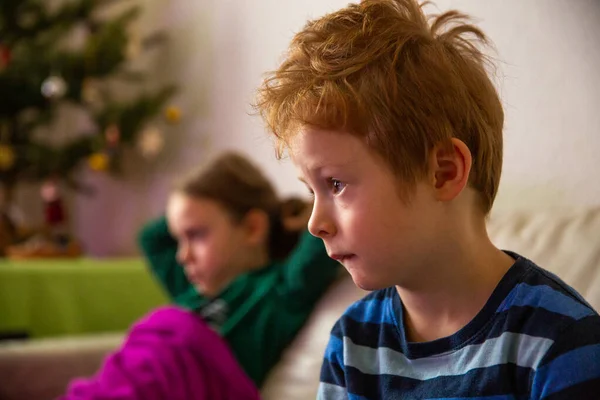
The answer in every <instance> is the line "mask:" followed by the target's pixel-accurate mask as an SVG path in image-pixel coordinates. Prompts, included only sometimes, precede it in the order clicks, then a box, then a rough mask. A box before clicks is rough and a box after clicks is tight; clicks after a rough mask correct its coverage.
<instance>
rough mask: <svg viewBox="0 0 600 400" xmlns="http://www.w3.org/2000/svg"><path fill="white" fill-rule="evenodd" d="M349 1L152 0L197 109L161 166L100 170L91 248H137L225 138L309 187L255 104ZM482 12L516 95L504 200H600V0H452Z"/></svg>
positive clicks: (292, 186)
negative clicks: (288, 50)
mask: <svg viewBox="0 0 600 400" xmlns="http://www.w3.org/2000/svg"><path fill="white" fill-rule="evenodd" d="M347 2H348V1H347V0H293V1H292V0H286V1H281V0H197V1H193V2H192V1H185V0H172V1H169V2H162V1H150V0H146V1H144V2H143V4H145V6H146V7H147V11H146V14H145V15H144V20H143V23H142V28H143V29H150V28H153V27H167V28H169V29H170V30H171V44H170V46H169V47H168V48H167V49H166V50H165V51H164V53H163V54H161V56H160V70H159V72H160V73H159V76H158V78H157V79H161V80H165V81H168V80H170V79H175V80H177V81H179V83H180V85H181V88H182V91H181V93H180V94H179V96H178V98H177V104H179V105H180V106H181V107H182V109H183V111H184V114H185V119H184V121H183V122H182V124H181V125H180V126H178V127H176V128H175V129H173V130H172V131H171V132H170V133H169V135H170V136H171V140H170V142H169V145H168V148H167V151H166V153H165V154H164V155H163V156H162V157H161V159H160V160H159V163H158V164H157V165H155V166H153V167H149V166H146V167H144V168H139V167H138V168H137V169H136V168H135V166H132V170H133V172H134V173H133V175H132V176H133V178H134V179H133V181H131V180H127V181H123V182H115V181H110V180H108V179H104V178H102V177H97V176H96V177H92V180H93V181H94V182H95V183H96V186H97V187H98V188H99V192H98V194H97V195H96V196H95V197H94V198H93V199H85V198H77V199H76V200H75V206H74V212H75V227H76V231H77V232H78V234H79V236H80V237H81V238H82V240H84V242H85V243H86V246H87V248H88V250H89V251H90V253H91V254H94V255H115V254H130V253H131V252H134V251H135V241H134V237H135V232H136V231H137V229H138V228H139V226H140V224H141V223H142V222H143V221H145V220H146V219H147V218H149V217H150V216H154V215H157V214H158V213H160V212H161V210H162V208H163V206H164V202H165V199H166V195H167V193H168V188H169V184H170V181H171V180H172V179H173V178H174V177H176V176H177V175H178V174H179V173H180V172H181V171H183V170H185V169H187V168H189V167H191V166H193V165H195V164H197V163H199V162H201V161H202V160H203V159H205V158H206V156H207V155H209V154H213V153H215V152H217V151H219V150H221V149H224V148H235V149H240V150H243V151H245V152H247V153H248V154H250V156H251V157H252V158H253V159H254V160H256V161H257V162H258V163H259V164H260V165H261V166H263V167H264V168H265V169H266V170H267V173H268V174H269V175H270V176H271V177H272V178H273V179H274V180H275V182H276V184H277V186H278V187H279V188H280V190H281V193H282V194H291V193H304V190H305V189H304V188H303V187H302V185H301V184H299V183H298V182H297V180H296V177H295V172H294V170H293V168H292V167H291V166H290V165H289V162H287V161H286V160H284V161H282V162H278V161H276V160H275V159H274V157H273V154H274V153H273V149H272V146H271V143H270V141H269V138H268V137H267V136H266V135H265V134H264V130H263V127H262V124H261V121H260V119H259V118H258V117H254V116H251V115H249V113H250V111H251V109H250V107H249V103H250V101H251V99H252V96H253V92H254V90H255V88H256V87H257V86H258V84H259V83H260V80H261V76H262V74H263V73H264V72H265V71H266V70H269V69H273V68H275V67H276V65H277V62H278V60H280V57H281V54H282V52H283V51H284V49H285V47H286V45H287V43H288V41H289V40H290V38H291V36H292V35H293V33H294V32H295V31H297V30H299V29H300V28H301V27H302V25H303V24H304V22H305V21H306V18H308V17H316V16H319V15H322V14H323V13H325V12H328V11H332V10H334V9H337V8H339V7H342V6H344V5H346V4H347ZM437 4H438V7H439V9H440V10H442V11H443V10H447V9H448V8H454V7H455V8H458V9H460V10H462V11H464V12H466V13H468V14H471V15H473V16H474V17H476V20H477V21H478V23H479V25H480V26H481V27H482V28H483V30H484V31H485V32H487V34H488V35H489V36H490V37H491V38H492V39H493V41H494V42H495V44H496V47H497V53H498V55H497V57H498V58H499V59H500V60H501V61H502V62H501V63H500V65H499V66H500V70H499V71H500V73H499V77H498V86H499V88H500V91H501V94H502V98H503V101H504V104H505V112H506V130H505V162H504V173H503V178H502V183H501V189H500V193H499V195H498V199H497V203H496V208H495V209H496V210H504V209H513V208H538V207H584V206H590V205H600V200H599V199H600V184H599V183H598V178H597V173H596V170H597V161H596V160H597V157H596V155H597V153H598V151H599V150H600V112H599V108H600V74H598V72H597V71H598V70H600V46H598V45H597V43H598V42H599V39H600V24H599V23H598V22H599V21H600V2H598V1H595V0H578V1H576V2H575V1H567V0H529V1H526V2H525V1H521V0H502V1H500V0H493V1H492V0H490V1H485V2H482V1H478V0H440V1H438V2H437Z"/></svg>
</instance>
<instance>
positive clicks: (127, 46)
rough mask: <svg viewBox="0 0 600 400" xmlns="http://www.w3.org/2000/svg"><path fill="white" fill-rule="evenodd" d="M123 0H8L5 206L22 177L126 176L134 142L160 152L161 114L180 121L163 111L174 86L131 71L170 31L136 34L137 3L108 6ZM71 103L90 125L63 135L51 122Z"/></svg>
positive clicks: (2, 151) (2, 109)
mask: <svg viewBox="0 0 600 400" xmlns="http://www.w3.org/2000/svg"><path fill="white" fill-rule="evenodd" d="M115 3H122V2H121V1H115V0H74V1H69V2H65V1H62V2H59V1H54V2H50V1H47V0H2V1H1V2H0V181H1V182H2V189H3V197H4V205H3V207H4V208H6V207H7V205H8V204H10V201H11V198H12V194H13V192H14V189H15V187H16V186H17V185H18V184H20V183H22V182H27V181H29V182H43V183H45V184H48V182H60V183H61V184H66V185H68V186H70V187H73V188H82V187H84V186H85V185H83V184H82V182H79V181H78V179H77V176H78V174H77V173H78V171H80V170H81V168H91V169H94V170H97V171H106V172H107V173H110V172H112V173H117V172H119V171H120V169H121V168H120V167H121V164H122V163H121V160H122V158H123V156H124V154H126V150H127V149H128V148H137V150H138V151H141V152H145V153H147V154H146V155H152V154H153V153H155V152H156V151H158V149H159V148H160V146H161V143H162V140H163V139H162V136H161V135H160V131H158V130H157V129H153V128H151V125H150V123H151V122H152V120H153V119H155V118H156V117H157V116H159V115H161V116H162V117H163V118H167V119H168V120H170V121H171V122H174V121H176V120H177V119H178V118H179V111H178V110H177V109H176V108H173V107H171V108H170V109H167V112H166V115H165V114H163V110H165V106H166V102H167V101H168V99H169V98H170V97H171V96H172V94H173V93H174V88H173V87H172V86H169V87H159V88H156V87H154V88H152V89H149V88H148V85H145V84H144V82H146V81H147V80H148V79H147V78H148V77H147V76H146V75H147V74H146V73H144V71H143V70H142V71H140V70H139V69H132V68H131V64H133V63H132V60H134V59H135V58H136V57H138V53H142V52H143V51H144V50H148V49H150V48H151V47H153V46H155V45H157V44H160V43H161V42H162V41H163V40H164V35H163V34H162V33H160V32H158V33H153V34H152V35H150V36H149V37H146V38H139V37H137V36H139V35H132V33H131V30H130V28H129V27H130V26H131V24H132V23H133V22H134V20H135V19H136V18H137V17H138V15H139V13H140V11H141V10H140V8H139V7H138V6H135V5H134V6H130V7H129V8H127V9H122V10H121V11H120V12H119V13H118V15H114V14H115V13H114V12H113V13H112V14H113V15H111V17H107V16H106V9H107V8H112V9H114V6H115ZM122 5H123V4H121V6H122ZM125 5H126V4H125ZM51 6H52V7H51ZM121 8H122V7H121ZM103 12H104V14H103ZM125 86H127V87H128V88H129V87H134V88H137V89H139V90H137V91H135V90H134V92H135V95H130V96H129V98H124V97H125V96H123V95H122V93H123V92H124V90H121V88H123V87H125ZM154 86H156V85H154ZM131 92H132V90H129V89H128V90H127V93H129V94H130V93H131ZM67 103H68V104H69V105H70V106H72V107H71V108H75V109H77V112H78V113H84V114H85V115H86V119H87V120H88V121H91V123H88V124H85V125H86V126H85V127H84V128H80V129H81V131H80V132H76V134H72V135H70V136H69V137H68V138H67V139H65V138H64V133H63V132H56V131H53V129H52V128H51V127H52V125H53V122H54V121H55V120H56V118H57V117H58V115H57V114H59V113H60V112H61V110H62V109H63V108H62V105H64V104H67ZM71 112H72V111H71ZM57 137H60V140H56V139H57ZM0 211H4V210H2V209H0ZM0 233H1V232H0Z"/></svg>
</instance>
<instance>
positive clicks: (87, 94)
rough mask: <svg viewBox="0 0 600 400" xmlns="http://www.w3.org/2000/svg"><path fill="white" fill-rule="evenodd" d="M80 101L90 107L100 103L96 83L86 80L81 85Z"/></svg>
mask: <svg viewBox="0 0 600 400" xmlns="http://www.w3.org/2000/svg"><path fill="white" fill-rule="evenodd" d="M81 99H82V100H83V101H84V102H86V103H87V104H89V105H91V106H96V105H98V104H99V103H100V100H101V99H100V89H99V88H98V82H97V81H96V80H95V79H92V78H86V79H85V80H84V81H83V84H82V85H81Z"/></svg>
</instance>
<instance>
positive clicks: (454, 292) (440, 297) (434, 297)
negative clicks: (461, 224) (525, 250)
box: [396, 227, 514, 342]
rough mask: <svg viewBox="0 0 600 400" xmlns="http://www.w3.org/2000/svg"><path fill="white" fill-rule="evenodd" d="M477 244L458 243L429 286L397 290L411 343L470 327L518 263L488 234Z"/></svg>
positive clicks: (440, 336) (441, 264) (437, 337)
mask: <svg viewBox="0 0 600 400" xmlns="http://www.w3.org/2000/svg"><path fill="white" fill-rule="evenodd" d="M483 229H484V233H483V234H481V235H475V236H474V237H476V238H477V239H476V240H472V241H470V242H469V243H467V242H465V243H462V244H457V243H454V246H453V247H454V248H453V250H452V251H449V252H447V253H446V254H441V256H443V257H440V258H438V259H439V260H441V262H440V263H439V264H438V265H437V266H433V268H432V270H431V271H430V272H431V275H430V276H431V277H434V278H429V279H428V282H426V283H425V284H423V285H421V286H418V287H417V288H411V289H407V288H403V287H400V286H396V290H397V291H398V294H399V295H400V297H401V299H402V305H403V307H404V326H405V333H406V338H407V340H408V341H409V342H428V341H432V340H436V339H440V338H443V337H447V336H450V335H452V334H454V333H456V332H458V331H459V330H460V329H461V328H463V327H464V326H465V325H467V324H468V323H469V322H470V321H471V320H472V319H473V318H474V317H475V316H476V315H477V313H478V312H479V311H480V310H481V309H482V308H483V306H484V305H485V304H486V302H487V301H488V299H489V298H490V296H491V294H492V292H493V291H494V289H495V288H496V286H497V285H498V283H499V282H500V280H501V279H502V277H503V276H504V274H506V272H507V271H508V270H509V269H510V267H511V266H512V264H513V263H514V260H513V258H512V257H510V256H509V255H507V254H506V253H504V252H503V251H501V250H499V249H497V248H496V247H495V246H494V245H493V244H492V243H491V241H490V240H489V238H488V236H487V233H485V227H484V228H483Z"/></svg>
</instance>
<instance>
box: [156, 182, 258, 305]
mask: <svg viewBox="0 0 600 400" xmlns="http://www.w3.org/2000/svg"><path fill="white" fill-rule="evenodd" d="M167 221H168V225H169V230H170V231H171V234H172V235H173V236H174V237H175V239H176V240H177V242H178V250H177V261H178V262H179V263H180V264H182V265H183V267H184V269H185V274H186V276H187V278H188V279H189V280H190V282H192V283H193V284H194V285H195V287H196V289H197V290H198V291H199V292H200V293H201V294H203V295H204V296H206V297H214V296H217V295H218V294H219V293H220V292H221V291H222V290H223V289H224V288H225V287H226V286H227V285H228V284H229V283H230V282H231V281H232V280H233V279H235V278H236V277H237V276H238V275H240V274H241V273H243V272H245V270H246V269H247V264H248V258H247V257H248V254H252V250H253V247H254V246H255V241H254V240H253V237H252V232H250V231H249V230H248V228H247V226H246V225H245V224H244V223H243V222H239V223H238V222H236V221H234V220H233V218H232V217H231V215H230V214H229V213H228V212H227V211H226V210H225V208H224V207H223V206H222V205H221V204H219V203H218V202H217V201H214V200H209V199H201V198H194V197H191V196H188V195H186V194H182V193H175V194H173V195H171V197H170V199H169V201H168V204H167Z"/></svg>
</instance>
